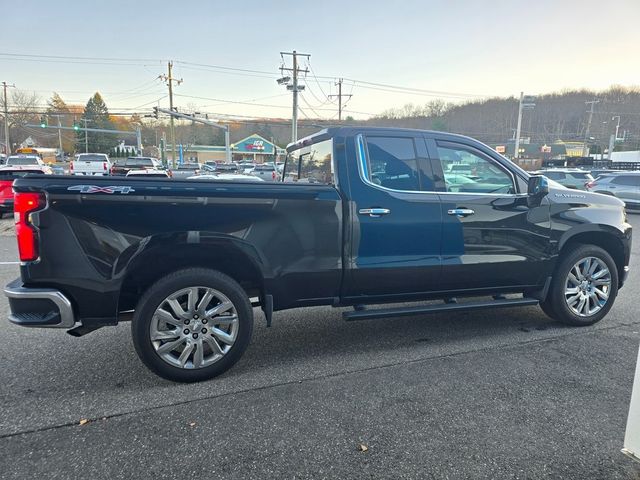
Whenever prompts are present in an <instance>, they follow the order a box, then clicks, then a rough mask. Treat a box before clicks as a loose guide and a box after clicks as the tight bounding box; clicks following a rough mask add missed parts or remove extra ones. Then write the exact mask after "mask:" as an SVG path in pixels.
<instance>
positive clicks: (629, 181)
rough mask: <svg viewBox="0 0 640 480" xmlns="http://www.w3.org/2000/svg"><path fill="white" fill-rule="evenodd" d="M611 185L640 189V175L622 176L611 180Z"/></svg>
mask: <svg viewBox="0 0 640 480" xmlns="http://www.w3.org/2000/svg"><path fill="white" fill-rule="evenodd" d="M611 183H615V184H616V185H627V186H631V187H640V175H638V176H634V175H621V176H619V177H615V178H614V179H613V180H611Z"/></svg>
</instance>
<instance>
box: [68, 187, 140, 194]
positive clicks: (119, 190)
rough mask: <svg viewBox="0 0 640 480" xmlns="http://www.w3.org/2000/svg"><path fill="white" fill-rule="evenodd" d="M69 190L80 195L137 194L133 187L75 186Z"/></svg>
mask: <svg viewBox="0 0 640 480" xmlns="http://www.w3.org/2000/svg"><path fill="white" fill-rule="evenodd" d="M67 190H71V191H79V192H80V193H109V194H111V193H123V194H127V193H131V192H135V190H134V189H133V188H131V187H125V186H122V185H116V186H111V187H98V186H97V185H74V186H73V187H69V188H67Z"/></svg>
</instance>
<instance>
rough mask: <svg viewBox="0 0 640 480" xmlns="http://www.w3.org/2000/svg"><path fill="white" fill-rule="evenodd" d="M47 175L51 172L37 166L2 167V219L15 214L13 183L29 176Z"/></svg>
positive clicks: (0, 199) (0, 178) (0, 171)
mask: <svg viewBox="0 0 640 480" xmlns="http://www.w3.org/2000/svg"><path fill="white" fill-rule="evenodd" d="M30 173H32V174H36V175H42V174H44V175H47V174H50V172H49V171H48V170H47V169H46V168H43V167H38V166H37V165H13V166H12V165H7V166H2V167H0V218H2V216H3V215H4V214H5V213H13V181H14V180H15V179H16V178H20V177H24V176H25V175H28V174H30Z"/></svg>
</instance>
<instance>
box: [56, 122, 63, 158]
mask: <svg viewBox="0 0 640 480" xmlns="http://www.w3.org/2000/svg"><path fill="white" fill-rule="evenodd" d="M56 117H57V118H58V143H59V144H60V155H62V160H64V150H63V149H62V129H61V128H60V127H62V124H61V123H60V115H56Z"/></svg>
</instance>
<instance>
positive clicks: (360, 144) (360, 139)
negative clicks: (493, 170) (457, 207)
mask: <svg viewBox="0 0 640 480" xmlns="http://www.w3.org/2000/svg"><path fill="white" fill-rule="evenodd" d="M406 138H409V137H406ZM411 138H414V137H411ZM355 140H356V154H357V156H358V162H357V163H358V174H359V176H360V180H362V182H363V183H364V184H365V185H368V186H370V187H373V188H376V189H378V190H381V191H383V192H393V193H413V194H425V193H427V194H431V195H464V196H489V197H496V196H499V197H526V196H527V195H528V194H526V193H480V192H479V193H473V192H438V191H435V190H396V189H394V188H387V187H383V186H381V185H376V184H375V183H373V182H371V181H370V180H369V179H368V178H366V177H365V171H366V169H367V165H366V162H367V159H366V157H365V155H366V152H365V148H366V147H365V143H364V135H362V134H361V133H359V134H357V135H356V139H355ZM427 160H431V159H427ZM500 167H501V168H504V167H503V166H502V165H500ZM507 172H508V173H509V174H510V175H511V180H512V181H513V183H514V185H515V183H516V182H515V177H514V175H513V173H511V172H509V171H508V170H507Z"/></svg>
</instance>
